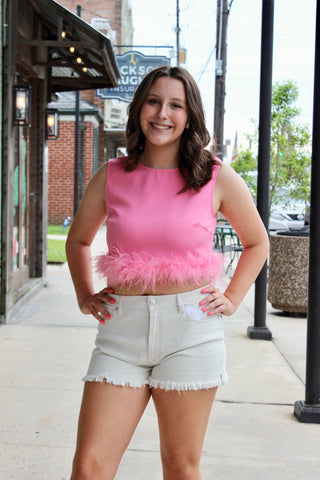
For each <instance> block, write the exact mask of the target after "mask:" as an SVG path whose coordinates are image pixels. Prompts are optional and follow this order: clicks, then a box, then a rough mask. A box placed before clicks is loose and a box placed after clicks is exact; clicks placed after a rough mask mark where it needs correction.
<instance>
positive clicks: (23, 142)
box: [12, 127, 28, 272]
mask: <svg viewBox="0 0 320 480" xmlns="http://www.w3.org/2000/svg"><path fill="white" fill-rule="evenodd" d="M27 135H28V130H27V127H16V128H15V129H14V173H13V180H14V185H13V242H12V248H13V252H12V253H13V255H12V258H13V270H14V272H17V271H19V270H21V269H22V268H23V266H25V265H27V264H28V248H27V234H26V232H27Z"/></svg>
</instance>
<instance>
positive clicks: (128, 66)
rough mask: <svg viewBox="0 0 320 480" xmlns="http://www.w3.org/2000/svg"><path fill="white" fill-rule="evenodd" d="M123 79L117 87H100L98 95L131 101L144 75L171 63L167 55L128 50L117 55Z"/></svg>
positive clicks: (104, 97)
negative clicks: (145, 53) (144, 53)
mask: <svg viewBox="0 0 320 480" xmlns="http://www.w3.org/2000/svg"><path fill="white" fill-rule="evenodd" d="M116 59H117V63H118V67H119V70H120V73H121V80H120V82H119V85H118V87H116V88H99V89H98V90H97V91H96V95H97V96H98V97H101V98H103V99H105V100H107V99H111V98H116V99H118V100H122V101H125V102H131V100H132V98H133V95H134V92H135V91H136V89H137V87H138V85H139V84H140V83H141V80H142V79H143V77H144V76H145V75H146V74H147V73H149V72H151V70H154V69H155V68H157V67H160V66H161V65H169V63H170V60H169V58H167V57H161V56H147V55H143V54H142V53H140V52H127V53H125V54H124V55H116Z"/></svg>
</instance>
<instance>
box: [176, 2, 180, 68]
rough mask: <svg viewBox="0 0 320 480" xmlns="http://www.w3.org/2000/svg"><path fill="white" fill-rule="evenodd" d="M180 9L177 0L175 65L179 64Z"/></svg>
mask: <svg viewBox="0 0 320 480" xmlns="http://www.w3.org/2000/svg"><path fill="white" fill-rule="evenodd" d="M179 17H180V9H179V0H177V10H176V49H177V66H179V65H180V19H179Z"/></svg>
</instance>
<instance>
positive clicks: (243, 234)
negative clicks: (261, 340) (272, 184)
mask: <svg viewBox="0 0 320 480" xmlns="http://www.w3.org/2000/svg"><path fill="white" fill-rule="evenodd" d="M214 204H215V208H216V210H219V211H220V212H221V213H222V214H223V215H224V216H225V217H226V219H227V220H228V221H229V223H230V224H231V225H232V227H233V228H234V230H235V231H236V233H237V235H238V237H239V239H240V241H241V243H242V245H243V252H242V254H241V256H240V259H239V261H238V264H237V268H236V270H235V272H234V275H233V277H232V279H231V281H230V283H229V285H228V287H227V289H226V290H225V292H224V293H223V294H222V293H221V292H220V291H219V290H218V289H217V288H211V289H209V288H208V290H207V291H208V292H212V294H211V295H210V296H209V297H211V298H209V300H211V302H210V301H209V305H207V310H210V314H216V313H223V314H224V315H231V314H232V313H233V312H234V311H235V310H236V309H237V308H238V306H239V304H240V303H241V301H242V299H243V298H244V296H245V295H246V293H247V291H248V290H249V288H250V286H251V285H252V284H253V282H254V281H255V279H256V277H257V276H258V274H259V272H260V270H261V268H262V267H263V265H264V263H265V261H266V258H267V255H268V251H269V239H268V234H267V232H266V229H265V227H264V225H263V222H262V220H261V218H260V216H259V214H258V211H257V209H256V207H255V205H254V203H253V200H252V197H251V195H250V192H249V190H248V188H247V186H246V184H245V183H244V181H243V180H242V179H241V177H240V176H239V175H238V174H237V173H236V172H235V171H234V170H233V169H232V168H231V167H229V166H228V165H225V164H223V165H222V166H221V168H220V170H219V174H218V178H217V183H216V188H215V198H214Z"/></svg>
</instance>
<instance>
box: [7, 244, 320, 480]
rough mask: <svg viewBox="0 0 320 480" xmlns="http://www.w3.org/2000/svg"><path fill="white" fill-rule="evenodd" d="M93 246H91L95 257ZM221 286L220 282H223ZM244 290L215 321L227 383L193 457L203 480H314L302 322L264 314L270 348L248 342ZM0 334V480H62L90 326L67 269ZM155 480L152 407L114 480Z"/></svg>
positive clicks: (316, 462)
mask: <svg viewBox="0 0 320 480" xmlns="http://www.w3.org/2000/svg"><path fill="white" fill-rule="evenodd" d="M102 245H103V240H102V238H101V235H100V236H98V237H97V239H96V242H95V247H94V248H95V249H96V250H100V249H101V248H102ZM226 280H227V279H226ZM253 296H254V290H253V289H252V290H251V291H250V292H249V293H248V295H247V297H246V299H245V301H244V302H243V304H242V305H241V307H240V308H239V310H238V311H237V312H236V314H235V315H233V316H232V317H226V318H225V333H226V344H227V351H228V362H227V367H228V368H227V369H228V374H229V377H230V383H229V384H228V385H226V386H224V387H221V388H220V390H219V391H218V395H217V399H216V402H215V404H214V407H213V411H212V415H211V418H210V422H209V427H208V432H207V437H206V441H205V445H204V451H203V457H202V479H203V480H253V479H254V480H257V479H260V478H261V479H262V478H263V479H267V480H269V479H270V480H286V479H288V480H301V479H302V478H307V479H308V480H316V479H317V480H318V478H319V472H320V455H319V446H320V425H313V424H302V423H299V422H298V421H297V420H296V419H295V417H294V416H293V404H294V402H295V401H296V400H303V399H304V395H305V394H304V378H305V337H306V319H305V318H291V317H285V316H283V315H281V314H278V313H277V312H276V311H274V310H272V308H271V307H270V308H269V309H268V316H267V326H268V327H269V329H270V330H271V332H272V334H273V341H272V342H268V341H259V340H250V339H249V338H248V337H247V335H246V331H247V327H248V326H249V325H251V324H252V323H253ZM17 322H18V323H16V324H13V325H1V326H0V352H1V353H0V355H1V362H0V478H1V480H11V479H12V480H69V475H70V466H71V462H72V457H73V453H74V448H75V437H76V427H77V417H78V411H79V406H80V401H81V392H82V382H81V378H82V376H83V374H84V373H85V372H86V369H87V365H88V361H89V358H90V355H91V351H92V348H93V342H94V338H95V333H96V332H95V328H96V321H95V320H94V319H91V318H88V317H86V316H83V315H81V313H80V312H79V311H78V308H77V305H76V300H75V296H74V293H73V286H72V283H71V279H70V275H69V272H68V267H67V265H63V266H49V267H48V287H47V288H45V289H43V290H42V291H41V292H40V293H39V294H37V295H36V296H35V297H34V298H33V299H32V300H31V301H30V302H29V304H28V305H27V306H26V307H25V308H24V309H23V311H22V312H20V315H19V318H18V319H17ZM151 477H152V479H153V480H161V479H162V474H161V465H160V458H159V442H158V434H157V420H156V415H155V411H154V408H153V405H152V402H150V403H149V405H148V407H147V410H146V412H145V414H144V416H143V418H142V420H141V423H140V424H139V426H138V428H137V431H136V433H135V435H134V438H133V439H132V442H131V444H130V446H129V448H128V450H127V452H126V454H125V456H124V458H123V461H122V464H121V465H120V468H119V471H118V475H117V477H116V478H117V480H131V479H132V480H150V478H151Z"/></svg>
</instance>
